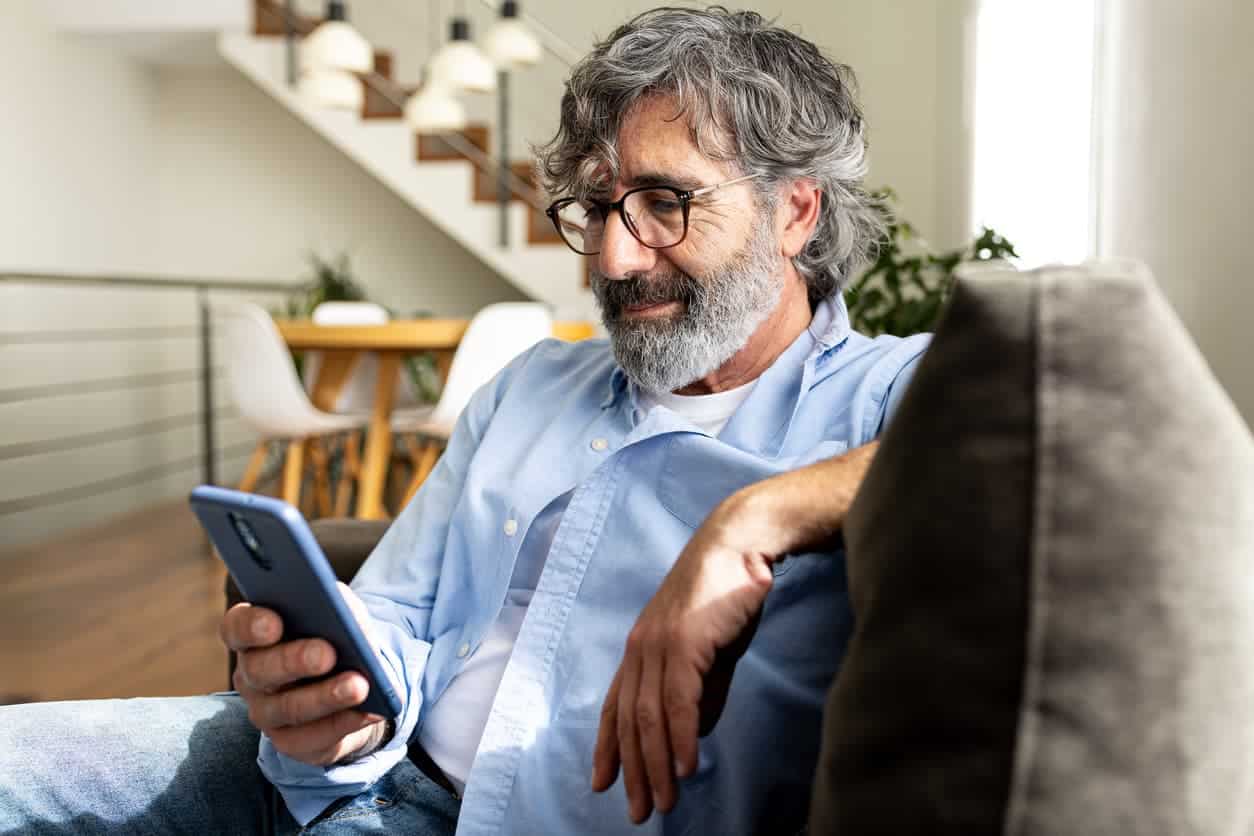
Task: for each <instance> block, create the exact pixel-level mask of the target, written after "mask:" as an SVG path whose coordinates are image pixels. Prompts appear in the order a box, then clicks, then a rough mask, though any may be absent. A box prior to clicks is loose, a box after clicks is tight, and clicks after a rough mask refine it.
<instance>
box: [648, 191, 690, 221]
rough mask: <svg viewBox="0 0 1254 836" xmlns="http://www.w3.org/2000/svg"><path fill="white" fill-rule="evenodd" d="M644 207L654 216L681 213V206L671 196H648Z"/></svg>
mask: <svg viewBox="0 0 1254 836" xmlns="http://www.w3.org/2000/svg"><path fill="white" fill-rule="evenodd" d="M645 206H647V207H648V209H649V211H650V212H652V213H653V214H654V215H659V216H663V215H677V214H679V212H680V211H682V209H683V206H682V205H680V203H679V201H678V200H676V199H675V196H674V195H672V194H663V195H649V196H648V197H647V198H646V200H645Z"/></svg>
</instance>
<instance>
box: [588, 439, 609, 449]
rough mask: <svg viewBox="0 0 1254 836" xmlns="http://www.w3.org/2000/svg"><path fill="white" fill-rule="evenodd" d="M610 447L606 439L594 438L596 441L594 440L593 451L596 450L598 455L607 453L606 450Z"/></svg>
mask: <svg viewBox="0 0 1254 836" xmlns="http://www.w3.org/2000/svg"><path fill="white" fill-rule="evenodd" d="M609 446H610V443H609V442H608V441H606V440H605V439H604V438H594V439H592V449H593V450H596V451H597V452H598V453H603V452H605V450H606V449H607V448H608V447H609Z"/></svg>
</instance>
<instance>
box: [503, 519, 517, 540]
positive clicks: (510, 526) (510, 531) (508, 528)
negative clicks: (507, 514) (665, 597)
mask: <svg viewBox="0 0 1254 836" xmlns="http://www.w3.org/2000/svg"><path fill="white" fill-rule="evenodd" d="M517 533H518V520H506V521H505V536H506V537H513V536H514V535H515V534H517Z"/></svg>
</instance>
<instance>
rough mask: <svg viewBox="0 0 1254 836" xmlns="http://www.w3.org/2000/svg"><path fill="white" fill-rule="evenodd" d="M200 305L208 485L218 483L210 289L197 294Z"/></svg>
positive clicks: (203, 437) (203, 475)
mask: <svg viewBox="0 0 1254 836" xmlns="http://www.w3.org/2000/svg"><path fill="white" fill-rule="evenodd" d="M196 296H197V301H198V302H199V304H200V410H201V412H200V419H201V420H200V425H201V451H202V454H203V457H204V458H203V459H202V464H201V474H200V476H201V480H202V481H203V482H204V484H206V485H216V484H217V483H218V462H217V459H218V450H217V444H216V443H215V441H214V437H213V412H214V409H213V330H212V325H211V320H210V317H211V316H212V311H211V309H210V307H209V288H207V287H201V288H199V289H198V290H197V291H196Z"/></svg>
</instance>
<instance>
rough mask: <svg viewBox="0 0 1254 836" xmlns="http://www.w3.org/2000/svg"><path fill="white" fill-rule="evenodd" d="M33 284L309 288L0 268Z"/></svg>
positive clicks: (3, 277) (0, 277)
mask: <svg viewBox="0 0 1254 836" xmlns="http://www.w3.org/2000/svg"><path fill="white" fill-rule="evenodd" d="M6 281H8V282H18V283H24V282H30V283H32V284H95V285H106V286H118V287H147V288H156V289H159V290H208V291H213V290H231V291H237V290H239V291H256V292H258V293H298V292H300V291H302V290H305V289H307V288H308V285H307V284H306V283H304V282H275V281H256V282H254V281H248V280H241V279H179V278H172V277H171V278H166V277H163V276H109V275H91V274H86V273H22V272H15V271H12V270H0V282H6Z"/></svg>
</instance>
